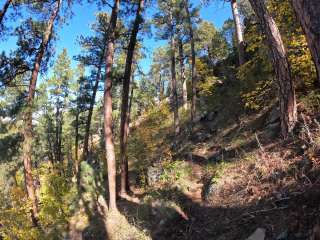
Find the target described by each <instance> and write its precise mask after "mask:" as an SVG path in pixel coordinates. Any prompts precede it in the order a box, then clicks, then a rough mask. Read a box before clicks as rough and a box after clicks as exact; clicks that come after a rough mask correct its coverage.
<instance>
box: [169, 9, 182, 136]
mask: <svg viewBox="0 0 320 240" xmlns="http://www.w3.org/2000/svg"><path fill="white" fill-rule="evenodd" d="M169 18H170V19H169V20H170V31H171V39H170V47H171V51H170V52H171V97H172V104H173V125H174V132H175V134H176V135H178V134H179V132H180V126H179V102H178V92H177V79H176V53H175V49H176V43H175V34H174V26H173V16H172V12H170V17H169Z"/></svg>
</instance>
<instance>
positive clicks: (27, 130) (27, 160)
mask: <svg viewBox="0 0 320 240" xmlns="http://www.w3.org/2000/svg"><path fill="white" fill-rule="evenodd" d="M60 4H61V0H58V1H57V3H56V6H55V8H54V9H53V12H52V14H51V17H50V19H49V22H48V25H47V28H46V31H45V33H44V36H43V39H42V42H41V45H40V48H39V51H38V53H37V54H36V59H35V63H34V66H33V70H32V74H31V79H30V84H29V91H28V97H27V104H26V111H25V114H24V119H23V120H24V130H23V136H24V141H23V150H22V151H23V156H22V158H23V164H24V178H25V184H26V189H27V194H28V198H29V199H30V201H31V202H32V210H31V215H32V220H33V223H34V224H35V225H37V221H38V211H39V209H38V200H37V197H36V190H35V186H34V183H33V176H32V139H33V136H32V108H33V100H34V96H35V90H36V85H37V79H38V74H39V71H40V66H41V62H42V58H43V56H44V53H45V51H46V48H47V46H48V44H49V41H50V39H51V35H52V30H53V25H54V22H55V20H56V18H57V16H58V12H59V9H60Z"/></svg>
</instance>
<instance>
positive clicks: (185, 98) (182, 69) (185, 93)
mask: <svg viewBox="0 0 320 240" xmlns="http://www.w3.org/2000/svg"><path fill="white" fill-rule="evenodd" d="M178 44H179V63H180V78H181V83H182V97H183V107H184V109H185V110H187V109H188V91H187V81H186V76H185V67H184V52H183V43H182V40H181V39H179V43H178Z"/></svg>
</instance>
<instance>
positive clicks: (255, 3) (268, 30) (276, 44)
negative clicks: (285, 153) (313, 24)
mask: <svg viewBox="0 0 320 240" xmlns="http://www.w3.org/2000/svg"><path fill="white" fill-rule="evenodd" d="M250 3H251V6H252V8H253V10H254V12H255V13H256V15H257V17H258V19H259V21H260V23H261V26H262V28H263V30H264V32H265V34H266V37H267V43H268V46H269V49H270V54H271V57H272V62H273V68H274V71H275V75H276V79H277V81H278V85H279V102H280V114H281V117H280V118H281V133H282V137H283V138H284V139H286V138H288V135H289V133H290V132H291V131H292V130H293V128H294V127H295V124H296V122H297V106H296V96H295V89H294V82H293V80H292V76H291V69H290V64H289V61H288V57H287V53H286V50H285V47H284V44H283V41H282V38H281V35H280V32H279V29H278V27H277V25H276V23H275V21H274V19H273V18H272V16H271V15H270V14H269V12H268V10H267V8H266V5H265V3H264V0H250Z"/></svg>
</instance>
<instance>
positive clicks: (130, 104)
mask: <svg viewBox="0 0 320 240" xmlns="http://www.w3.org/2000/svg"><path fill="white" fill-rule="evenodd" d="M131 82H132V84H131V85H132V87H131V94H130V101H129V117H128V118H127V121H128V122H127V126H129V124H130V121H131V109H132V101H133V82H134V77H133V75H132V80H131ZM129 134H130V127H128V131H127V139H128V138H129ZM126 158H127V160H126V173H127V175H126V182H127V191H128V192H129V191H130V182H129V162H128V155H126Z"/></svg>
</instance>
